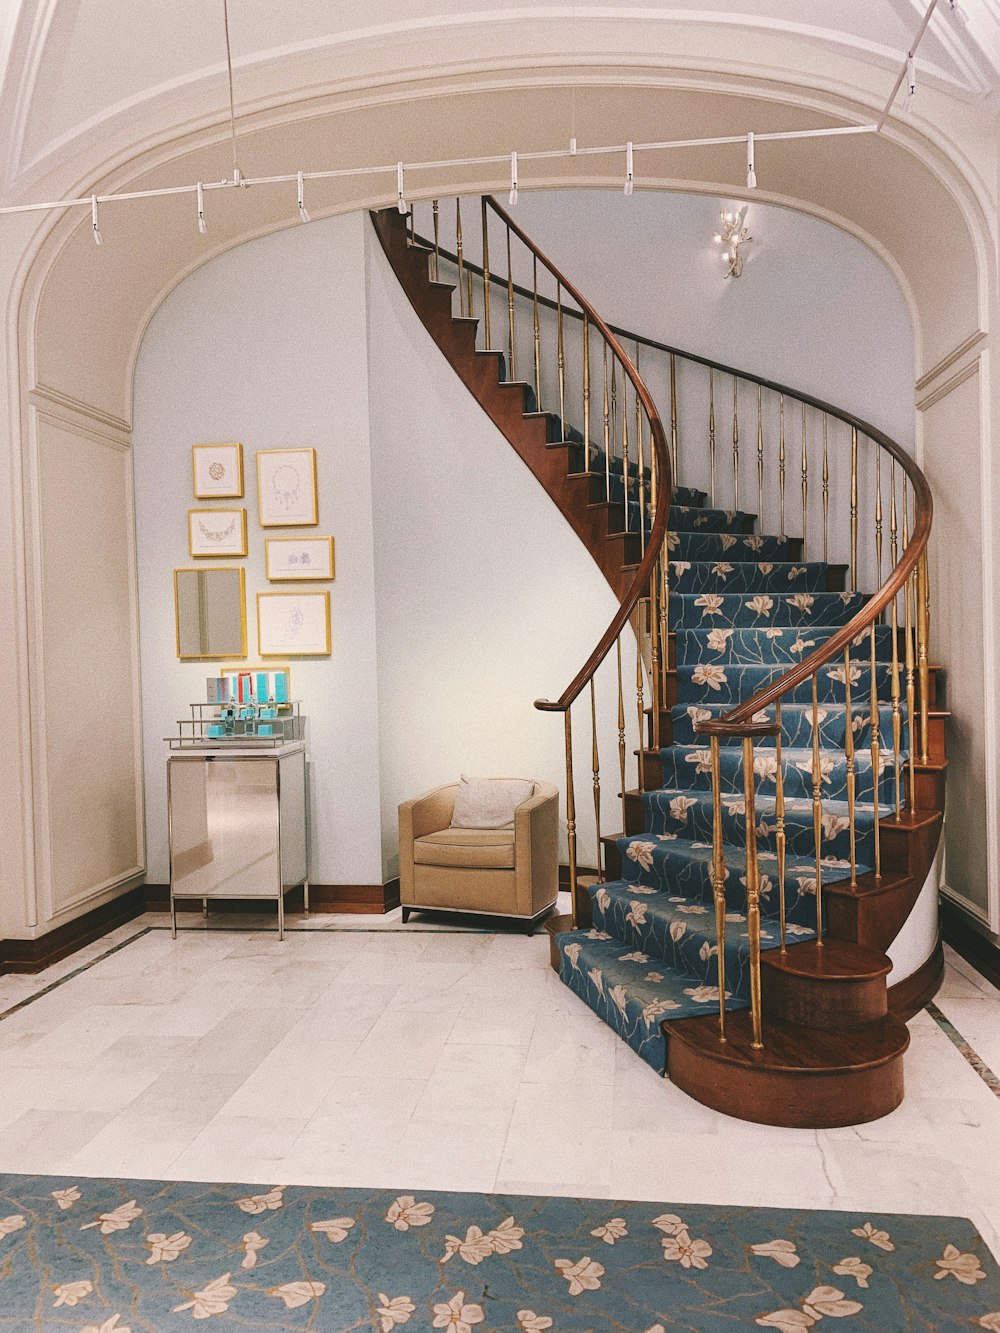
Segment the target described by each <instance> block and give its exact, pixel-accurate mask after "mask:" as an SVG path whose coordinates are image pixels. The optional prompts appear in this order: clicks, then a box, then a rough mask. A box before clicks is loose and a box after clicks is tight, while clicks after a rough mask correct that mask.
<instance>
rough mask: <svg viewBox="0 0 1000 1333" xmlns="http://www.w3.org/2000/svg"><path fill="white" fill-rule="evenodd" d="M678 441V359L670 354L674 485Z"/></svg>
mask: <svg viewBox="0 0 1000 1333" xmlns="http://www.w3.org/2000/svg"><path fill="white" fill-rule="evenodd" d="M677 448H678V440H677V358H676V356H675V355H674V354H673V352H671V353H670V465H671V467H672V468H673V470H674V485H675V486H676V485H677V478H678V477H679V476H680V468H679V467H678V454H677Z"/></svg>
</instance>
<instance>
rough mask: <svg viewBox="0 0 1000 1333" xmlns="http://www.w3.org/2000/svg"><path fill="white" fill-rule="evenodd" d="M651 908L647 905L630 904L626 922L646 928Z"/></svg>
mask: <svg viewBox="0 0 1000 1333" xmlns="http://www.w3.org/2000/svg"><path fill="white" fill-rule="evenodd" d="M648 911H649V908H648V906H647V904H646V903H629V905H628V911H627V912H626V914H625V920H626V921H627V922H628V923H629V925H632V926H644V925H645V924H646V913H647V912H648Z"/></svg>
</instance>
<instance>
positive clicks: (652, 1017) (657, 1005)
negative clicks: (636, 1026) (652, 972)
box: [642, 973, 680, 1027]
mask: <svg viewBox="0 0 1000 1333" xmlns="http://www.w3.org/2000/svg"><path fill="white" fill-rule="evenodd" d="M657 979H658V980H660V981H662V980H663V978H662V977H661V976H660V975H659V973H657ZM679 1008H680V1005H679V1004H678V1003H677V1001H676V1000H651V1001H650V1002H649V1004H647V1005H646V1007H645V1008H644V1009H643V1011H642V1021H643V1022H644V1023H645V1024H646V1026H647V1027H652V1026H653V1024H654V1023H655V1022H656V1020H657V1019H658V1018H662V1016H663V1015H664V1014H666V1013H669V1011H670V1010H671V1009H679Z"/></svg>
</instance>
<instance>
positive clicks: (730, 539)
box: [719, 532, 736, 551]
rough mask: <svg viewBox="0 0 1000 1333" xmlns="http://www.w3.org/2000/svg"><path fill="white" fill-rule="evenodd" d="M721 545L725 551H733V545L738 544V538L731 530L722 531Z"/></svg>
mask: <svg viewBox="0 0 1000 1333" xmlns="http://www.w3.org/2000/svg"><path fill="white" fill-rule="evenodd" d="M719 545H720V546H721V547H722V549H723V550H724V551H731V550H732V549H733V547H734V546H735V545H736V538H735V537H734V536H733V534H732V533H731V532H720V533H719Z"/></svg>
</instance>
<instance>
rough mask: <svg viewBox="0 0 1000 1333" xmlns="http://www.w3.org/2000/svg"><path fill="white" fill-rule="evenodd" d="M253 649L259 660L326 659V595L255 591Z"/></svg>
mask: <svg viewBox="0 0 1000 1333" xmlns="http://www.w3.org/2000/svg"><path fill="white" fill-rule="evenodd" d="M257 647H258V650H259V652H260V655H261V657H329V655H330V594H329V593H328V592H259V593H258V594H257Z"/></svg>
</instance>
